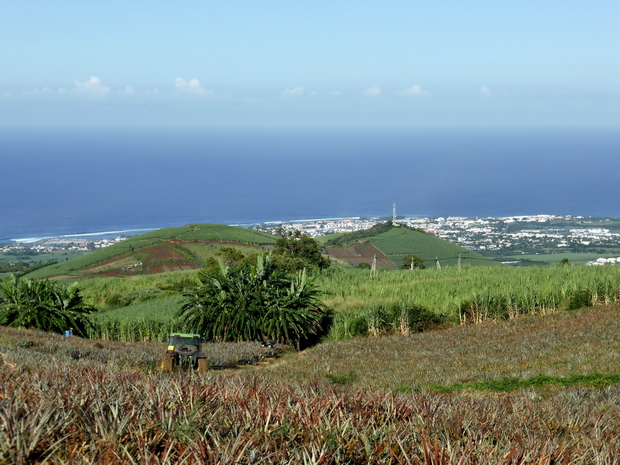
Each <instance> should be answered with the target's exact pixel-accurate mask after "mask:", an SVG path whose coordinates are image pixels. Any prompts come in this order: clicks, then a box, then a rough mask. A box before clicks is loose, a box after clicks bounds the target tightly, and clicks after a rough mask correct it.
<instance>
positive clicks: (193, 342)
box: [162, 333, 209, 373]
mask: <svg viewBox="0 0 620 465" xmlns="http://www.w3.org/2000/svg"><path fill="white" fill-rule="evenodd" d="M205 342H206V341H205V339H204V338H203V337H202V336H201V335H200V334H185V333H171V334H170V339H169V340H168V350H166V353H165V354H164V358H163V360H162V367H163V369H164V371H172V370H173V369H175V368H177V367H185V368H189V369H192V370H196V371H198V372H200V373H204V372H205V371H207V369H208V368H209V362H208V361H207V359H206V357H205V354H204V352H203V351H202V344H204V343H205Z"/></svg>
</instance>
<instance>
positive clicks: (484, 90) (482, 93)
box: [478, 86, 493, 97]
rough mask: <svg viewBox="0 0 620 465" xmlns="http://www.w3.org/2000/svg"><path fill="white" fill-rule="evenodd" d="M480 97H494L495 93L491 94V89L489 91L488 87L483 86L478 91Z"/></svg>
mask: <svg viewBox="0 0 620 465" xmlns="http://www.w3.org/2000/svg"><path fill="white" fill-rule="evenodd" d="M478 95H480V97H490V96H491V95H493V92H491V89H489V88H488V87H487V86H482V87H481V88H480V90H479V91H478Z"/></svg>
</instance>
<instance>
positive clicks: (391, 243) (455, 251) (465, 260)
mask: <svg viewBox="0 0 620 465" xmlns="http://www.w3.org/2000/svg"><path fill="white" fill-rule="evenodd" d="M371 241H372V243H373V245H374V246H375V247H377V248H378V249H379V250H381V251H382V252H383V253H385V254H386V255H387V256H388V257H390V259H391V260H392V261H393V262H394V263H395V264H396V265H398V266H400V265H401V264H402V258H403V257H404V256H405V255H409V254H411V255H417V256H418V257H420V258H421V259H422V260H424V264H425V265H426V266H427V267H430V266H434V265H435V258H436V257H437V258H438V259H439V262H440V264H441V265H449V266H455V265H456V264H457V263H458V257H459V255H460V256H461V263H462V264H463V265H465V264H470V265H483V266H489V265H493V264H496V262H495V261H492V260H488V259H487V258H485V257H483V256H481V255H479V254H477V253H475V252H472V251H470V250H467V249H465V248H463V247H460V246H458V245H455V244H452V243H451V242H448V241H445V240H443V239H439V238H437V237H435V236H433V235H431V234H426V233H424V232H422V231H418V230H414V229H410V228H403V227H397V228H392V229H391V230H390V231H387V232H384V233H381V234H379V235H377V236H375V237H374V238H372V239H371Z"/></svg>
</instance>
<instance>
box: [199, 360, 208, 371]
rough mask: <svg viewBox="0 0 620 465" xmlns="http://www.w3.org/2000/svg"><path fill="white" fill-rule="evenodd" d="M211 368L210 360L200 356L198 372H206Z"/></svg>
mask: <svg viewBox="0 0 620 465" xmlns="http://www.w3.org/2000/svg"><path fill="white" fill-rule="evenodd" d="M208 369H209V362H208V361H207V359H206V358H199V359H198V368H197V369H196V371H197V372H198V373H206V371H207V370H208Z"/></svg>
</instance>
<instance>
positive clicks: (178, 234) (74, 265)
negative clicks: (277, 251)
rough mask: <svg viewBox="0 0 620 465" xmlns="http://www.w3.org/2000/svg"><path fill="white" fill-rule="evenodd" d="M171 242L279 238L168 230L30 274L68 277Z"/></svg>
mask: <svg viewBox="0 0 620 465" xmlns="http://www.w3.org/2000/svg"><path fill="white" fill-rule="evenodd" d="M171 239H178V240H179V241H184V242H207V241H222V242H235V243H241V244H256V245H272V244H275V242H276V240H277V238H276V237H275V236H272V235H270V234H266V233H262V232H258V231H253V230H250V229H246V228H242V227H238V226H226V225H221V224H189V225H187V226H183V227H181V228H164V229H157V230H155V231H151V232H148V233H146V234H140V235H138V236H133V237H130V238H129V239H127V240H124V241H122V242H119V243H118V244H114V245H112V246H110V247H106V248H104V249H99V250H96V251H94V252H91V253H88V254H85V255H82V256H81V257H78V258H76V259H73V260H69V261H67V262H62V263H58V264H56V265H51V266H49V267H45V268H42V269H40V270H37V271H35V272H33V273H30V274H28V275H27V276H26V277H28V278H48V277H52V276H59V275H66V274H70V273H73V272H75V271H77V270H80V269H82V268H85V267H88V266H91V265H94V264H96V263H101V262H103V261H106V260H109V259H111V258H114V257H117V256H120V255H123V254H126V253H130V252H139V251H140V249H143V248H145V247H148V246H150V245H154V244H160V243H162V242H164V241H168V240H171Z"/></svg>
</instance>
